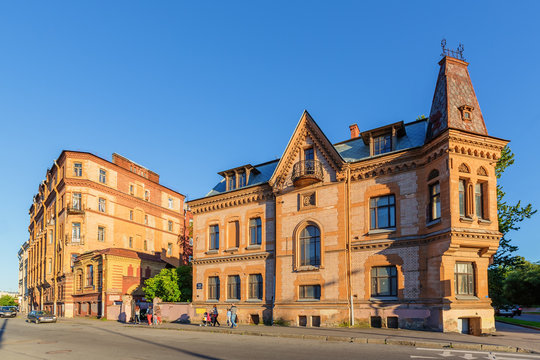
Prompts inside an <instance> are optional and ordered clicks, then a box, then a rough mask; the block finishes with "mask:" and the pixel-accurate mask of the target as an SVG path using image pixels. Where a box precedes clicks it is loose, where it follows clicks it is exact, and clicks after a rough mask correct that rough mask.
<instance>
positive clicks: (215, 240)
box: [208, 224, 219, 250]
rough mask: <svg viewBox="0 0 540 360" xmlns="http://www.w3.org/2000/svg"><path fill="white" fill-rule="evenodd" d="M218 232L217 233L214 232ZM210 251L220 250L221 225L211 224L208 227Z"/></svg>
mask: <svg viewBox="0 0 540 360" xmlns="http://www.w3.org/2000/svg"><path fill="white" fill-rule="evenodd" d="M212 230H217V231H212ZM208 240H209V241H208V249H209V250H219V225H218V224H211V225H209V226H208Z"/></svg>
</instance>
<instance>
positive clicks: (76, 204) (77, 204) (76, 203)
mask: <svg viewBox="0 0 540 360" xmlns="http://www.w3.org/2000/svg"><path fill="white" fill-rule="evenodd" d="M81 203H82V195H81V193H73V199H72V206H73V210H81Z"/></svg>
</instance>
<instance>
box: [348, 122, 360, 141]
mask: <svg viewBox="0 0 540 360" xmlns="http://www.w3.org/2000/svg"><path fill="white" fill-rule="evenodd" d="M349 129H350V130H351V139H354V138H357V137H359V136H360V130H358V124H352V125H350V126H349Z"/></svg>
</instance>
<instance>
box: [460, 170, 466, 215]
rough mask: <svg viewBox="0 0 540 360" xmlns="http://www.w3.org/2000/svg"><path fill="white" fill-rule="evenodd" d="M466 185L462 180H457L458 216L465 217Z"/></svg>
mask: <svg viewBox="0 0 540 360" xmlns="http://www.w3.org/2000/svg"><path fill="white" fill-rule="evenodd" d="M466 188H467V184H466V182H465V180H464V179H459V216H461V217H465V216H466V207H467V194H466V191H465V189H466Z"/></svg>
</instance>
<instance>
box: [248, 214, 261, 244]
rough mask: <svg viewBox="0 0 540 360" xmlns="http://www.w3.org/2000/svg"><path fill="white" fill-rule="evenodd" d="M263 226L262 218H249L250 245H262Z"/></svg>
mask: <svg viewBox="0 0 540 360" xmlns="http://www.w3.org/2000/svg"><path fill="white" fill-rule="evenodd" d="M261 243H262V226H261V218H260V217H257V218H254V219H249V245H261Z"/></svg>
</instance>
